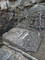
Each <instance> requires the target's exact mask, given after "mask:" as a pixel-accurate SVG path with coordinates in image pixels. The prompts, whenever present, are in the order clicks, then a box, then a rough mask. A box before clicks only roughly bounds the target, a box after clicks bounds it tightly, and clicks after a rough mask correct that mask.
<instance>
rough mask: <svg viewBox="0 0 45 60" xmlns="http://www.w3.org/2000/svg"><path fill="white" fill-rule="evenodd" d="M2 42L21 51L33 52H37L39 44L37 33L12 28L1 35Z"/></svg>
mask: <svg viewBox="0 0 45 60" xmlns="http://www.w3.org/2000/svg"><path fill="white" fill-rule="evenodd" d="M2 40H4V41H6V42H8V43H9V44H11V45H13V46H16V47H18V48H21V49H22V50H25V51H34V52H36V51H37V49H38V47H39V45H40V42H41V38H40V36H38V32H35V31H28V30H26V29H20V28H13V29H11V30H10V31H9V32H6V33H5V34H3V36H2Z"/></svg>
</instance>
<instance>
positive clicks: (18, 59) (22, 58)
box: [15, 52, 29, 60]
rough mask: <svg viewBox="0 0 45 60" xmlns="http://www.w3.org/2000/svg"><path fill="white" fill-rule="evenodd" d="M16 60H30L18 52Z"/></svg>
mask: <svg viewBox="0 0 45 60" xmlns="http://www.w3.org/2000/svg"><path fill="white" fill-rule="evenodd" d="M15 59H16V60H29V59H27V58H25V57H24V56H23V55H22V54H21V53H18V52H16V56H15Z"/></svg>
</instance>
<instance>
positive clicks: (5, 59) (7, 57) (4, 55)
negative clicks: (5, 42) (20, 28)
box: [0, 48, 15, 60]
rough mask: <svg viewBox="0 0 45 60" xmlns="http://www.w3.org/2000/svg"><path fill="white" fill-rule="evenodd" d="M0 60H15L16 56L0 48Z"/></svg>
mask: <svg viewBox="0 0 45 60" xmlns="http://www.w3.org/2000/svg"><path fill="white" fill-rule="evenodd" d="M0 60H15V58H14V56H13V55H12V54H11V52H9V51H5V50H2V49H1V48H0Z"/></svg>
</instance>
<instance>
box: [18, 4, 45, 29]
mask: <svg viewBox="0 0 45 60" xmlns="http://www.w3.org/2000/svg"><path fill="white" fill-rule="evenodd" d="M40 11H41V12H42V17H41V28H45V3H40V4H35V5H34V6H32V7H31V8H29V7H28V8H24V10H23V11H21V12H20V15H21V14H22V17H23V19H21V23H18V27H21V26H22V27H23V28H24V27H25V28H28V27H29V28H30V27H32V28H39V25H40V22H39V20H40V18H39V16H40V14H39V12H40ZM18 15H19V14H18ZM18 18H19V17H18ZM19 20H20V19H19Z"/></svg>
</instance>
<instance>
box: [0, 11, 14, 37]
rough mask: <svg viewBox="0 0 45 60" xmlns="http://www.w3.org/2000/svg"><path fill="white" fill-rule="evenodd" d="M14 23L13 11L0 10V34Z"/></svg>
mask: <svg viewBox="0 0 45 60" xmlns="http://www.w3.org/2000/svg"><path fill="white" fill-rule="evenodd" d="M13 25H14V21H13V13H12V12H5V11H0V36H1V35H2V34H3V33H4V32H6V31H8V30H9V29H11V28H12V27H13Z"/></svg>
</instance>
